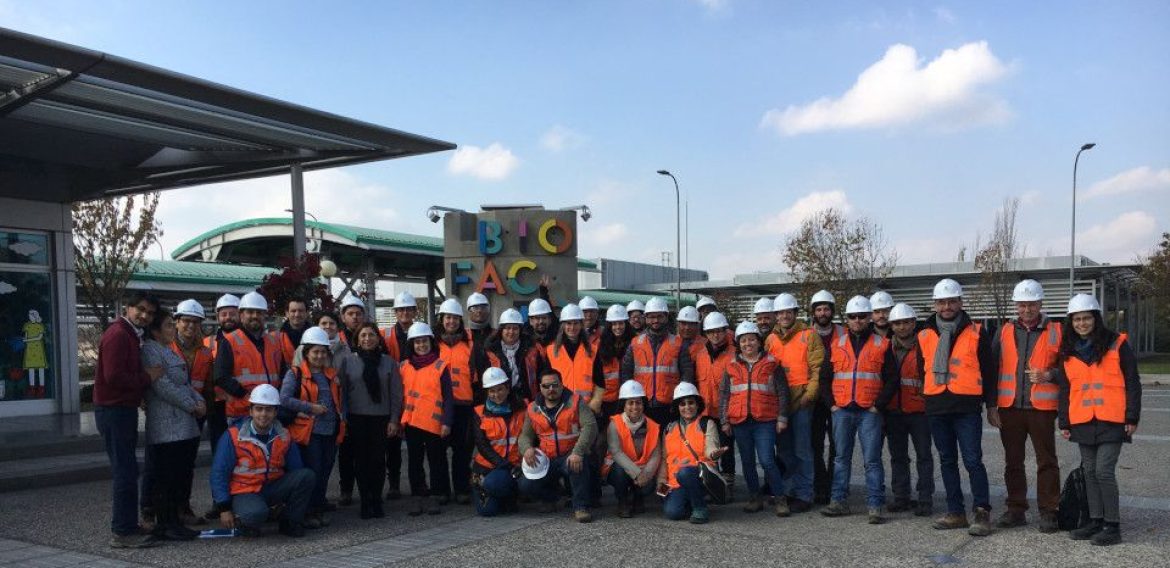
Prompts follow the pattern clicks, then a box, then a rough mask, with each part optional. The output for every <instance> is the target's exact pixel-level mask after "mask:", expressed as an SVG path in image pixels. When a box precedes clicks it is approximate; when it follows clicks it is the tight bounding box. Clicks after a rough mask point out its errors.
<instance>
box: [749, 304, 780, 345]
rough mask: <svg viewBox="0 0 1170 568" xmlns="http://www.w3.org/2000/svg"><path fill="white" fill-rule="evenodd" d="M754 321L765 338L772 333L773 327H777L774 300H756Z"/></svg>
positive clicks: (753, 307) (753, 308)
mask: <svg viewBox="0 0 1170 568" xmlns="http://www.w3.org/2000/svg"><path fill="white" fill-rule="evenodd" d="M752 319H753V321H754V322H755V323H756V326H757V327H759V328H760V333H762V334H764V336H767V335H768V334H770V333H772V326H774V325H776V310H775V309H774V308H773V307H772V298H760V299H758V300H756V304H755V305H754V306H752Z"/></svg>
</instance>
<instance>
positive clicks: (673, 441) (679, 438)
mask: <svg viewBox="0 0 1170 568" xmlns="http://www.w3.org/2000/svg"><path fill="white" fill-rule="evenodd" d="M707 420H710V418H706V419H704V418H702V417H699V418H698V419H696V420H694V421H693V422H690V423H688V424H687V425H686V428H685V431H683V430H682V429H681V428H680V427H679V424H681V423H682V421H681V420H676V421H674V422H671V423H670V424H669V425H667V427H666V433H665V435H663V437H662V449H663V452H665V455H663V459H665V460H666V485H667V486H669V487H670V488H671V489H678V488H679V484H678V479H677V478H676V477H675V476H676V475H678V470H680V469H682V468H684V467H696V466H698V465H699V462H696V461H695V456H699V459H700V460H701V461H702V462H703V463H706V464H708V465H712V466H713V465H715V462H714V461H712V460H710V459H707V432H706V431H705V430H703V428H702V427H701V426H703V425H704V424H705V423H706V421H707ZM680 432H681V433H680ZM684 436H685V437H686V441H687V442H689V443H690V449H688V448H687V444H685V443H683V437H684ZM691 450H694V452H693V453H692V452H691Z"/></svg>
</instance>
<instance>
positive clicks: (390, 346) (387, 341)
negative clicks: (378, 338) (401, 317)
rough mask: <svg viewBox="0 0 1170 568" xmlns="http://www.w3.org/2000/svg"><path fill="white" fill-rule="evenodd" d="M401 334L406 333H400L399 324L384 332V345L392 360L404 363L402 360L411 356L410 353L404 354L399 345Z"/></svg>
mask: <svg viewBox="0 0 1170 568" xmlns="http://www.w3.org/2000/svg"><path fill="white" fill-rule="evenodd" d="M400 333H405V332H404V331H399V329H398V324H394V325H392V326H390V327H388V328H386V329H383V330H382V343H383V344H384V345H385V346H386V353H387V354H388V355H390V358H391V359H393V360H394V361H397V362H402V360H404V359H406V358H407V357H408V356H410V354H409V353H403V352H402V349H401V348H400V347H399V345H398V335H399V334H400Z"/></svg>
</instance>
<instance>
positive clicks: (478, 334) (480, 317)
mask: <svg viewBox="0 0 1170 568" xmlns="http://www.w3.org/2000/svg"><path fill="white" fill-rule="evenodd" d="M491 317H492V305H491V303H490V302H489V301H488V298H487V296H485V295H483V294H481V293H479V292H472V293H471V295H469V296H467V322H466V323H467V329H468V330H469V331H471V339H472V341H473V342H474V343H475V344H476V345H480V344H482V343H483V341H484V340H485V339H487V338H488V336H490V335H491V334H492V322H491Z"/></svg>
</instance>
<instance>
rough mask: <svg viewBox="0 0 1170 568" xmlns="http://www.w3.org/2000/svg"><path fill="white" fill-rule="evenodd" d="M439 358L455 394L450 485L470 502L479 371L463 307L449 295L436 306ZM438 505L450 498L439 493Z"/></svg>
mask: <svg viewBox="0 0 1170 568" xmlns="http://www.w3.org/2000/svg"><path fill="white" fill-rule="evenodd" d="M439 324H440V328H439V330H440V331H439V334H438V343H439V359H442V360H443V362H444V363H446V364H447V371H448V372H449V373H450V375H451V394H452V396H453V397H454V398H453V403H454V414H453V417H454V422H452V424H451V433H452V434H451V436H449V437H447V444H448V445H449V446H450V447H451V487H452V489H454V491H455V502H456V503H459V504H461V505H466V504H468V503H470V502H471V419H472V417H473V416H474V415H475V401H476V400H477V399H478V398H479V397H481V396H482V392H480V390H481V389H480V387H479V376H478V375H479V374H478V373H477V372H476V368H475V361H474V359H473V354H474V353H475V342H474V340H473V339H472V337H471V331H470V330H468V329H467V328H466V325H465V322H464V321H463V307H462V306H460V305H459V300H456V299H454V298H448V299H446V300H444V301H443V303H442V304H440V305H439ZM438 500H439V504H440V505H446V504H447V502H448V501H449V500H450V498H449V497H446V496H441V495H440V496H439V498H438Z"/></svg>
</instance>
